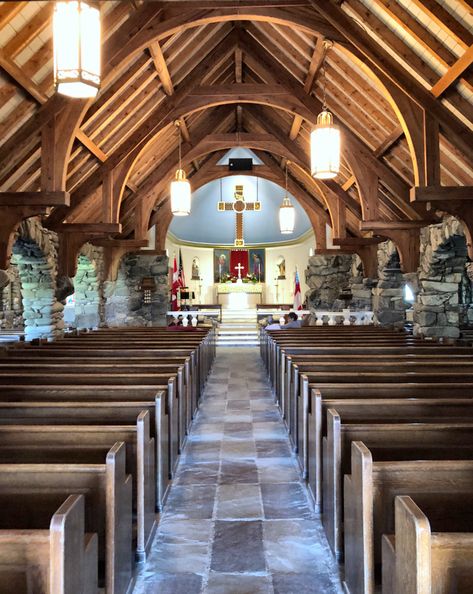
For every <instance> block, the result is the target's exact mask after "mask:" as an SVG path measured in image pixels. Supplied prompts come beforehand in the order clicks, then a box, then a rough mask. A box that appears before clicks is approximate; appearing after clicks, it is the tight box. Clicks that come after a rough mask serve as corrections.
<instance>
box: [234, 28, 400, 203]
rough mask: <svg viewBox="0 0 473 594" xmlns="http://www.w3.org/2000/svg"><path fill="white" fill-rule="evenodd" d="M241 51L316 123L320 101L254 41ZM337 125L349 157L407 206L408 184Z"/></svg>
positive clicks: (250, 40) (342, 127) (246, 40)
mask: <svg viewBox="0 0 473 594" xmlns="http://www.w3.org/2000/svg"><path fill="white" fill-rule="evenodd" d="M242 39H243V37H242ZM242 43H243V41H242ZM243 48H244V49H246V51H247V53H249V54H251V55H254V56H257V59H252V60H251V67H252V68H254V69H255V71H256V73H257V74H258V75H259V76H261V77H262V78H263V80H266V81H268V80H269V81H271V82H272V81H273V80H277V81H279V83H280V84H281V85H283V86H285V87H286V90H287V91H288V92H289V90H291V91H292V94H293V95H294V96H295V97H296V98H297V99H298V100H299V101H300V102H301V103H302V104H303V105H304V107H305V108H306V109H307V110H308V111H309V113H310V114H311V115H309V116H308V119H309V120H312V121H315V118H316V116H317V114H318V113H320V111H321V110H322V104H321V102H320V101H319V100H318V99H317V98H316V97H314V96H312V95H307V94H306V93H305V92H304V89H303V88H302V85H301V84H300V83H299V82H298V81H297V79H295V77H294V76H293V75H292V74H291V73H290V72H288V71H287V70H286V69H285V68H284V67H283V66H281V64H280V63H279V62H278V61H277V60H276V59H275V58H274V57H273V56H272V55H270V54H269V52H268V51H266V50H265V49H264V48H263V47H262V46H261V45H260V44H259V43H258V42H257V41H255V40H253V38H251V37H250V36H245V37H244V45H243ZM248 59H249V56H247V61H248ZM293 102H294V100H293ZM339 125H340V127H341V129H342V133H343V144H344V146H345V147H346V149H347V151H348V152H349V154H351V155H353V158H356V159H357V160H359V161H360V162H361V163H364V164H365V165H366V166H367V167H368V168H370V169H372V170H373V171H374V172H375V173H376V174H377V175H378V176H379V178H380V179H381V181H382V183H383V184H384V185H385V186H386V187H388V188H389V189H390V190H391V192H392V193H393V194H395V195H396V196H398V197H399V198H400V199H401V200H402V201H404V202H405V203H406V204H407V202H408V199H409V196H408V194H409V188H408V186H407V184H406V183H405V182H404V181H403V180H402V179H401V178H400V177H399V176H398V175H397V174H396V173H395V172H394V171H392V170H391V169H390V168H389V166H388V165H387V164H386V163H384V162H383V161H381V160H380V159H378V158H377V157H376V156H375V155H374V154H373V151H372V150H371V149H370V148H369V147H368V146H366V145H365V144H364V142H363V141H362V140H360V139H359V138H358V137H357V136H356V134H354V133H353V132H352V131H351V130H350V129H349V128H348V127H347V126H344V125H341V124H339Z"/></svg>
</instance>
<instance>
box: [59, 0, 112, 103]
mask: <svg viewBox="0 0 473 594" xmlns="http://www.w3.org/2000/svg"><path fill="white" fill-rule="evenodd" d="M53 39H54V84H55V86H56V90H57V92H58V93H61V94H62V95H67V96H68V97H75V98H81V99H84V98H93V97H95V96H96V95H97V93H98V90H99V86H100V46H101V41H100V10H99V9H98V8H97V7H95V6H92V5H91V4H90V3H87V2H84V1H83V0H74V1H72V0H68V1H66V0H64V1H58V2H56V4H55V6H54V16H53Z"/></svg>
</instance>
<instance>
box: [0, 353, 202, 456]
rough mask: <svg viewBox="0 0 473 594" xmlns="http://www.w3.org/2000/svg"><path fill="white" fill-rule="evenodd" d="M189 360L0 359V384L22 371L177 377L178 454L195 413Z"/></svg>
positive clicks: (28, 372)
mask: <svg viewBox="0 0 473 594" xmlns="http://www.w3.org/2000/svg"><path fill="white" fill-rule="evenodd" d="M190 369H191V367H190V359H189V358H186V359H185V360H184V361H179V362H177V363H169V364H168V363H164V364H163V363H160V362H157V361H156V360H154V361H150V362H149V363H148V362H146V363H145V362H141V361H140V362H129V361H127V362H126V363H125V362H122V363H120V362H118V363H117V362H116V361H115V362H108V361H106V362H104V360H100V361H99V362H89V361H84V360H83V359H82V358H80V357H76V358H74V361H73V362H72V361H71V362H69V363H58V362H56V359H51V360H49V359H46V360H45V359H40V360H38V361H36V362H31V361H24V362H21V358H19V359H15V360H14V362H12V363H10V362H9V361H8V359H7V360H6V361H5V360H3V359H0V381H1V378H2V376H5V375H7V374H9V373H17V372H19V371H21V372H22V375H24V376H28V377H30V376H36V375H38V376H39V375H43V374H45V373H48V374H49V375H51V376H58V375H60V374H80V375H84V374H111V373H117V374H123V373H125V374H126V375H143V374H144V373H146V374H149V373H157V374H161V378H162V377H164V375H163V374H166V375H167V376H168V377H172V376H174V375H176V377H177V415H178V425H177V428H178V436H177V437H178V447H179V452H180V451H182V449H183V448H184V445H185V442H186V436H187V435H188V433H189V430H190V426H191V423H192V417H193V416H194V413H195V411H194V410H193V408H192V407H193V402H192V394H193V391H194V387H193V385H192V375H191V372H190Z"/></svg>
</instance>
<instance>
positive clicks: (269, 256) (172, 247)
mask: <svg viewBox="0 0 473 594" xmlns="http://www.w3.org/2000/svg"><path fill="white" fill-rule="evenodd" d="M179 247H180V248H181V253H182V260H183V265H184V273H185V276H186V281H187V285H188V286H189V287H190V288H191V290H192V291H194V292H195V294H196V297H197V296H198V294H199V284H201V292H200V299H199V298H197V299H196V301H198V302H200V303H216V295H215V285H214V279H213V248H208V247H191V246H187V245H179V244H178V243H177V244H176V243H173V242H172V241H170V240H169V238H167V239H166V250H167V251H168V257H169V265H170V266H172V264H173V257H174V254H176V259H177V261H178V263H179ZM314 247H315V237H314V235H313V234H311V235H310V236H309V237H308V238H307V239H306V240H305V241H302V242H301V243H299V244H295V245H289V246H288V245H283V246H279V247H269V248H266V294H265V296H264V301H265V302H266V303H276V302H278V303H292V299H293V292H294V276H295V271H296V266H297V269H298V271H299V279H300V282H301V291H302V295H304V294H305V292H306V291H307V290H308V286H307V285H306V283H305V274H304V271H305V269H306V267H307V262H308V260H309V256H310V250H311V249H313V248H314ZM279 256H284V257H285V258H286V280H277V276H278V269H277V266H276V262H277V259H278V257H279ZM195 257H198V258H199V261H200V276H201V278H202V281H201V283H199V282H198V281H193V280H191V276H192V260H193V258H195ZM276 283H277V284H278V289H277V293H278V300H277V301H276Z"/></svg>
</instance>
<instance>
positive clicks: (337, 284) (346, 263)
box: [305, 254, 354, 310]
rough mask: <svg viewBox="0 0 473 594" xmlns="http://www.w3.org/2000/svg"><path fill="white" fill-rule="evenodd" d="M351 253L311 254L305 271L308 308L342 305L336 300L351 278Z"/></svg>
mask: <svg viewBox="0 0 473 594" xmlns="http://www.w3.org/2000/svg"><path fill="white" fill-rule="evenodd" d="M353 260H354V257H353V256H352V255H347V254H340V256H331V255H330V256H322V255H317V256H312V257H310V258H309V264H308V266H307V269H306V271H305V277H306V282H307V285H308V286H309V287H310V288H309V290H308V291H307V293H306V300H307V305H308V307H309V308H310V309H327V310H333V308H334V307H336V308H337V310H341V309H342V308H343V307H344V305H343V302H342V301H340V300H338V297H339V295H340V293H341V292H342V290H344V289H345V290H346V289H348V288H349V285H350V279H351V278H352V266H353Z"/></svg>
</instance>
